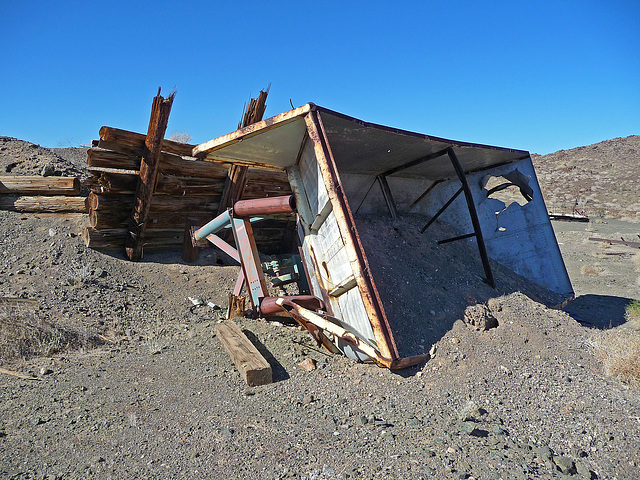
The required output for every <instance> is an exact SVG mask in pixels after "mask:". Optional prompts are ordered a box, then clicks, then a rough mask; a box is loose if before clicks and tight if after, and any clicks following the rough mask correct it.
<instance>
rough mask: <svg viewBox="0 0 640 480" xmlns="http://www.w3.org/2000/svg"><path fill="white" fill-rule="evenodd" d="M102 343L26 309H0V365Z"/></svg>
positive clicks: (89, 335)
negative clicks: (10, 361)
mask: <svg viewBox="0 0 640 480" xmlns="http://www.w3.org/2000/svg"><path fill="white" fill-rule="evenodd" d="M102 343H103V342H102V341H101V339H100V338H99V337H98V336H97V335H95V334H91V333H90V332H87V331H79V330H77V329H72V328H69V327H64V326H60V325H55V324H54V323H52V322H49V321H47V320H44V319H42V318H40V317H38V316H37V315H36V314H35V313H34V312H31V311H29V310H28V309H27V308H26V307H23V306H22V307H21V306H18V307H11V306H0V363H4V362H6V361H9V360H14V359H28V358H31V357H40V356H49V355H53V354H55V353H59V352H62V351H65V350H68V349H73V348H80V347H94V346H96V345H99V344H102Z"/></svg>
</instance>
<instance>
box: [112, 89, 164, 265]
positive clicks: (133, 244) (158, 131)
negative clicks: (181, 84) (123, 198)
mask: <svg viewBox="0 0 640 480" xmlns="http://www.w3.org/2000/svg"><path fill="white" fill-rule="evenodd" d="M174 97H175V91H174V92H172V93H170V94H169V96H168V97H167V98H166V99H165V98H164V97H162V96H161V95H160V89H158V95H156V96H155V97H154V99H153V104H152V106H151V119H150V120H149V129H148V130H147V136H146V139H145V144H144V145H145V147H144V153H143V154H142V160H141V162H140V180H139V181H138V188H137V189H136V195H135V201H134V204H133V210H132V212H131V225H130V226H129V235H128V236H127V238H126V241H125V251H126V254H127V257H129V260H131V261H134V262H137V261H139V260H140V259H141V258H142V246H143V244H144V234H145V229H146V226H147V216H148V215H149V210H150V209H151V200H152V197H153V191H154V189H155V186H156V180H157V178H158V165H159V158H160V152H161V151H162V142H163V140H164V134H165V132H166V131H167V124H168V122H169V114H170V113H171V106H172V105H173V99H174ZM100 136H101V138H102V134H101V135H100Z"/></svg>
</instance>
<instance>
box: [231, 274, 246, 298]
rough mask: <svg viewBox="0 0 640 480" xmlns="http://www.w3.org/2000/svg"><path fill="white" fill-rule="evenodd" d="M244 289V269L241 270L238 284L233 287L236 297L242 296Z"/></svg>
mask: <svg viewBox="0 0 640 480" xmlns="http://www.w3.org/2000/svg"><path fill="white" fill-rule="evenodd" d="M242 287H244V272H243V271H242V268H241V269H240V271H239V272H238V279H237V280H236V284H235V286H234V287H233V296H234V297H239V296H240V293H241V292H242Z"/></svg>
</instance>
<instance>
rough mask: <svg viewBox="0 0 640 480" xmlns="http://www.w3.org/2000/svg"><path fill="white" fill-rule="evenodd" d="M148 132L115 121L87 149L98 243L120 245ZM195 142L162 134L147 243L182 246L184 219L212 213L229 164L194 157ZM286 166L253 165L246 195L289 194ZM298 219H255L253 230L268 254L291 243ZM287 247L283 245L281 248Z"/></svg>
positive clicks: (89, 231) (86, 234) (88, 235)
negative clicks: (263, 167)
mask: <svg viewBox="0 0 640 480" xmlns="http://www.w3.org/2000/svg"><path fill="white" fill-rule="evenodd" d="M144 142H145V135H143V134H140V133H135V132H129V131H126V130H121V129H117V128H112V127H102V128H101V129H100V140H99V141H97V142H94V145H95V146H94V147H92V148H91V149H89V151H88V155H87V166H88V170H89V172H90V173H91V177H90V178H89V179H88V180H87V181H86V182H85V186H86V187H87V188H88V189H89V190H90V192H91V193H90V194H89V196H88V197H87V199H86V208H87V211H88V213H89V225H88V226H87V227H85V228H84V229H83V232H82V238H83V240H84V242H85V244H86V245H87V246H88V247H90V248H95V249H122V248H124V242H125V238H126V232H127V227H128V222H129V217H130V215H131V210H132V208H133V202H134V198H135V191H136V185H137V182H138V176H139V169H140V160H141V157H142V153H143V149H144ZM193 148H194V146H193V145H188V144H181V143H177V142H171V141H169V140H164V141H163V143H162V152H161V154H160V158H159V165H158V180H157V183H156V186H155V189H154V193H153V201H152V203H151V210H150V213H149V218H147V225H146V233H145V249H146V250H151V249H161V248H181V247H182V245H183V237H184V226H185V223H192V224H194V225H204V224H205V223H207V222H208V221H209V220H211V219H212V218H214V217H215V216H216V215H217V213H218V211H219V208H220V199H221V196H222V192H223V189H224V188H225V182H226V181H227V178H228V175H229V169H230V165H229V164H224V163H214V162H210V161H206V160H200V159H196V158H193V157H191V152H192V150H193ZM290 193H291V188H290V186H289V182H288V180H287V176H286V174H285V173H284V172H277V171H268V170H261V169H256V168H249V170H248V172H247V184H246V187H245V189H244V194H243V197H242V198H245V199H249V198H263V197H268V196H276V195H288V194H290ZM294 230H295V222H291V221H282V220H268V221H265V222H260V223H259V224H256V227H255V228H254V234H255V236H256V240H257V243H258V247H259V248H260V251H261V252H263V253H266V254H270V253H278V252H280V251H285V250H286V251H288V249H291V247H292V245H291V238H293V234H292V232H293V231H294ZM283 248H284V249H285V250H283Z"/></svg>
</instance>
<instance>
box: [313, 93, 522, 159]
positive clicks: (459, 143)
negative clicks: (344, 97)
mask: <svg viewBox="0 0 640 480" xmlns="http://www.w3.org/2000/svg"><path fill="white" fill-rule="evenodd" d="M308 105H311V109H312V110H316V111H320V112H325V113H327V114H330V115H335V116H337V117H341V118H343V119H345V120H349V121H352V122H356V123H358V124H360V125H362V126H364V127H370V128H376V129H380V130H385V131H388V132H391V133H397V134H399V135H408V136H411V137H417V138H423V139H425V140H431V141H434V142H442V143H448V144H450V145H451V146H452V147H473V148H482V149H487V150H499V151H503V152H511V153H519V154H521V155H523V156H529V152H528V151H527V150H518V149H514V148H507V147H498V146H495V145H485V144H482V143H472V142H462V141H458V140H451V139H448V138H441V137H434V136H432V135H426V134H424V133H418V132H412V131H410V130H402V129H400V128H395V127H389V126H386V125H380V124H378V123H372V122H365V121H364V120H360V119H359V118H355V117H352V116H350V115H345V114H344V113H340V112H336V111H335V110H331V109H328V108H325V107H321V106H319V105H314V104H308Z"/></svg>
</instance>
